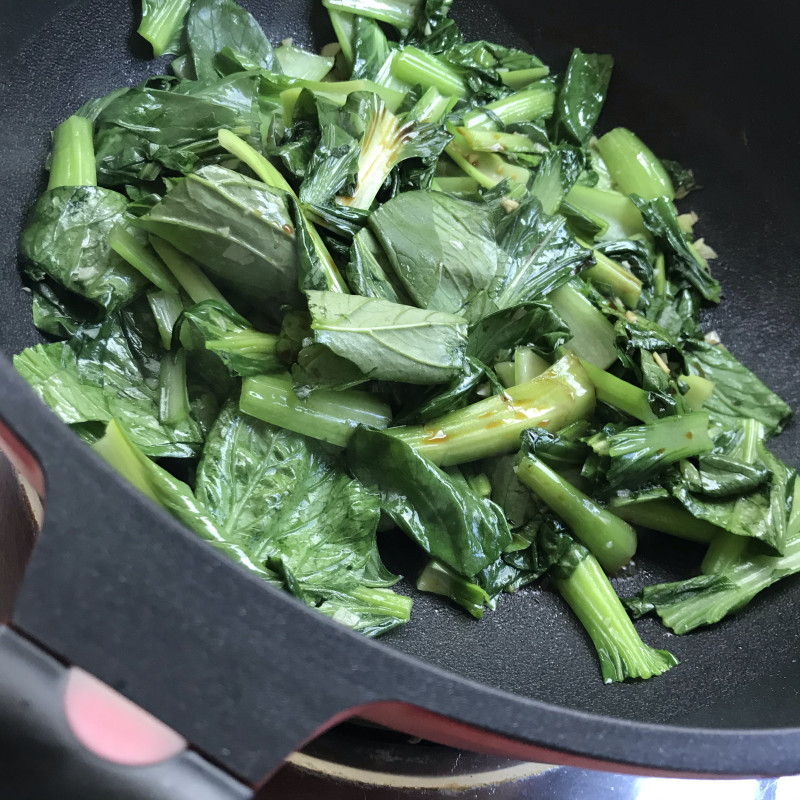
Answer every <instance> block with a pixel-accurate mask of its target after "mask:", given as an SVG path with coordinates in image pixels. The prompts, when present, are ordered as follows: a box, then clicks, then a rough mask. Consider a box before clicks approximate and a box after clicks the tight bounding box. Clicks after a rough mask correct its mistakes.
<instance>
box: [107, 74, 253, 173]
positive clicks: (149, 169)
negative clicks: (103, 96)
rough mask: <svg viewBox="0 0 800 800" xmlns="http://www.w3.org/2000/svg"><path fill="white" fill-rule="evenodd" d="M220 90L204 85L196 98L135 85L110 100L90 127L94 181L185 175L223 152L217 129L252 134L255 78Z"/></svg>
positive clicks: (193, 95)
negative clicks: (164, 172)
mask: <svg viewBox="0 0 800 800" xmlns="http://www.w3.org/2000/svg"><path fill="white" fill-rule="evenodd" d="M219 86H221V87H223V89H224V90H223V89H221V90H220V91H217V90H216V89H212V88H211V87H204V88H203V90H202V91H200V92H198V93H196V94H180V93H178V92H168V91H163V90H159V89H149V88H144V87H140V88H134V89H128V90H127V91H126V92H125V93H124V94H120V95H118V96H117V97H115V98H114V99H113V100H112V101H111V102H109V103H108V104H107V105H106V106H105V107H104V108H103V109H102V111H101V112H100V113H99V115H98V117H97V122H96V125H95V155H96V159H97V175H98V180H99V181H100V182H101V183H103V184H105V185H110V186H114V185H119V184H126V183H131V182H137V181H150V180H154V179H155V178H157V177H158V176H159V175H160V174H161V173H162V171H163V170H167V171H172V172H181V173H190V172H193V171H194V170H195V169H196V168H197V167H198V166H199V165H200V164H201V163H202V159H204V158H208V157H212V156H215V155H218V154H219V153H221V152H223V151H222V149H221V148H220V145H219V140H218V139H217V133H218V132H219V131H220V130H221V129H222V128H225V129H228V130H237V131H240V132H243V133H245V132H246V133H248V134H249V133H251V132H255V131H257V116H256V114H255V110H254V109H255V106H254V104H255V101H256V82H255V80H254V79H248V81H247V82H246V83H244V84H243V83H242V82H241V80H239V79H238V78H237V79H236V80H235V81H233V82H231V81H228V82H222V83H221V84H219ZM245 88H248V89H249V98H250V103H249V105H247V104H246V97H247V95H244V94H243V92H244V91H245ZM225 102H231V105H230V106H228V105H225V104H224V103H225ZM243 104H244V109H243Z"/></svg>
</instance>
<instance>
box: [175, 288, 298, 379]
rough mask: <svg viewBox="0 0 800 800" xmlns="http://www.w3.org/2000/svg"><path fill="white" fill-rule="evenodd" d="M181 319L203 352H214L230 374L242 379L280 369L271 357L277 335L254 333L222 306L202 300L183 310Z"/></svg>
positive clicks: (278, 363)
mask: <svg viewBox="0 0 800 800" xmlns="http://www.w3.org/2000/svg"><path fill="white" fill-rule="evenodd" d="M183 319H184V320H186V321H187V322H190V323H191V324H192V326H193V327H194V329H195V330H196V331H197V332H198V333H199V334H200V336H201V338H202V341H203V344H204V345H205V347H206V349H208V350H211V351H212V352H214V353H216V354H217V355H218V356H219V357H220V358H221V359H222V361H223V363H224V364H225V366H227V367H228V369H229V370H230V372H231V374H232V375H239V376H242V377H246V376H247V375H261V374H263V373H265V372H280V371H282V370H283V367H284V365H283V364H282V363H281V361H280V360H279V359H278V358H277V356H276V355H275V349H276V347H277V344H278V337H277V335H275V334H270V333H262V332H260V331H257V330H255V329H254V328H253V327H252V325H250V323H249V322H248V321H247V320H246V319H245V318H244V317H243V316H241V315H240V314H237V313H236V312H235V311H234V310H233V309H232V308H231V307H230V306H229V305H227V304H226V303H220V302H218V301H216V300H204V301H203V302H202V303H198V304H197V305H194V306H191V307H190V308H187V309H186V310H185V311H184V312H183Z"/></svg>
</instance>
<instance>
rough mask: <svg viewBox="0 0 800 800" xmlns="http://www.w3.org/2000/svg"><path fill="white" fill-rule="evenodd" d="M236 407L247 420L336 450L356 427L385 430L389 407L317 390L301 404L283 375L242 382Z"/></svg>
mask: <svg viewBox="0 0 800 800" xmlns="http://www.w3.org/2000/svg"><path fill="white" fill-rule="evenodd" d="M239 406H240V408H241V409H242V411H244V413H245V414H250V416H251V417H257V418H258V419H261V420H263V421H264V422H268V423H270V424H271V425H279V426H280V427H281V428H286V429H287V430H290V431H294V432H295V433H302V434H304V435H305V436H311V437H313V438H314V439H321V440H322V441H325V442H330V443H331V444H335V445H338V446H340V447H344V446H345V445H346V444H347V442H348V441H349V440H350V437H351V436H352V434H353V431H354V430H355V429H356V427H357V426H358V425H368V426H370V427H373V428H385V427H386V426H387V425H388V424H389V420H390V419H391V412H390V410H389V407H388V406H386V405H385V404H384V403H382V402H381V401H380V400H378V399H377V398H376V397H375V395H372V394H369V393H368V392H362V391H358V390H355V389H347V390H344V391H333V390H328V389H317V390H316V391H314V392H313V393H312V394H311V395H309V397H308V398H307V399H305V400H301V399H300V398H299V397H298V396H297V395H296V394H295V393H294V390H293V388H292V379H291V378H290V377H289V376H283V375H256V376H253V377H250V378H245V380H244V382H243V384H242V396H241V399H240V401H239Z"/></svg>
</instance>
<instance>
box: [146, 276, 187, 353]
mask: <svg viewBox="0 0 800 800" xmlns="http://www.w3.org/2000/svg"><path fill="white" fill-rule="evenodd" d="M147 301H148V303H150V310H151V311H152V312H153V316H154V317H155V320H156V325H157V326H158V332H159V334H160V336H161V342H162V344H163V345H164V348H165V349H166V350H169V349H170V348H171V347H172V332H173V330H174V328H175V323H176V322H177V321H178V317H180V315H181V313H182V312H183V303H182V302H181V298H180V295H178V294H176V293H175V292H173V291H169V292H150V293H149V294H148V295H147Z"/></svg>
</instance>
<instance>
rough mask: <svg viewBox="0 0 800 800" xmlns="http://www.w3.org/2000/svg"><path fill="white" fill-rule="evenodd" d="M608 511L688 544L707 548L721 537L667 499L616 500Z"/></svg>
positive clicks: (676, 503) (707, 524) (680, 506)
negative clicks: (686, 541) (688, 542)
mask: <svg viewBox="0 0 800 800" xmlns="http://www.w3.org/2000/svg"><path fill="white" fill-rule="evenodd" d="M608 510H609V511H610V512H611V513H612V514H616V515H617V516H618V517H620V518H621V519H624V520H625V521H626V522H630V523H631V524H632V525H641V526H642V527H644V528H650V530H654V531H658V532H659V533H667V534H669V535H670V536H676V537H677V538H679V539H687V540H688V541H690V542H699V543H701V544H707V543H709V542H711V541H712V539H714V537H715V536H717V535H718V534H719V533H724V531H722V530H721V529H720V528H718V527H717V526H716V525H712V524H711V523H710V522H706V521H705V520H702V519H698V518H697V517H695V516H694V515H692V514H690V513H689V512H688V511H687V510H686V509H685V508H684V507H683V506H682V505H681V504H680V503H678V502H676V501H675V500H672V499H671V498H666V497H664V498H655V499H653V500H643V501H639V502H637V501H636V500H635V499H628V498H621V497H615V498H614V499H613V500H611V501H610V502H609V504H608ZM735 538H743V537H735Z"/></svg>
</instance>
